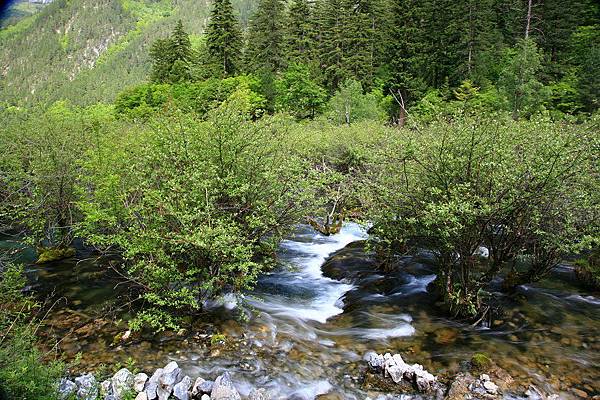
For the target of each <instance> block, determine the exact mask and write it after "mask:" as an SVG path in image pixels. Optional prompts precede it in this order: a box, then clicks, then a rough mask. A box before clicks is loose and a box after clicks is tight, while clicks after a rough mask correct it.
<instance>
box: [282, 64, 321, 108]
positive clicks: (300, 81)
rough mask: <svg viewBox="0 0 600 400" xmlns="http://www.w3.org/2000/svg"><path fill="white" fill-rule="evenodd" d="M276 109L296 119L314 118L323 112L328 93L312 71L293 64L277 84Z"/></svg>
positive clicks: (301, 65) (303, 66)
mask: <svg viewBox="0 0 600 400" xmlns="http://www.w3.org/2000/svg"><path fill="white" fill-rule="evenodd" d="M275 87H276V90H277V97H276V99H275V103H276V108H277V109H278V110H279V111H287V112H289V113H290V114H292V115H294V116H295V117H297V118H299V119H302V118H314V117H315V116H316V115H317V114H318V113H319V112H321V110H322V108H323V106H324V105H325V100H326V99H327V93H326V92H325V89H323V88H322V87H321V86H319V84H318V83H317V82H316V81H315V80H314V79H313V78H312V76H311V73H310V69H309V68H308V67H307V66H306V65H303V64H292V65H290V66H289V67H288V69H287V70H286V71H285V72H284V73H283V75H282V76H281V78H279V80H277V82H276V83H275Z"/></svg>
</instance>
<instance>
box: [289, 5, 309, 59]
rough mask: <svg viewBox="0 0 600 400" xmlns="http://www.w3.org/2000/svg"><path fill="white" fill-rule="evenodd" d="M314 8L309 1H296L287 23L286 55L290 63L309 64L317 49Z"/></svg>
mask: <svg viewBox="0 0 600 400" xmlns="http://www.w3.org/2000/svg"><path fill="white" fill-rule="evenodd" d="M312 12H313V10H312V7H311V5H310V3H309V2H308V0H294V2H293V3H292V4H291V5H290V8H289V10H288V13H287V16H286V21H285V32H284V34H285V36H284V42H285V55H286V59H287V61H288V62H289V63H304V64H306V63H308V62H309V61H310V60H311V59H312V52H313V50H314V47H315V42H314V35H313V32H312V24H311V20H312V18H313V15H312Z"/></svg>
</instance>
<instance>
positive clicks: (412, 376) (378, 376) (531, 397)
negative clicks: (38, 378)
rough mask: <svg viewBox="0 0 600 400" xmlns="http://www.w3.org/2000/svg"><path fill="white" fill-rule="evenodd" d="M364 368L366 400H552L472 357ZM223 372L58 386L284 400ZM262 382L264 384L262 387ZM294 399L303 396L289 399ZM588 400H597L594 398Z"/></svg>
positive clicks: (175, 399) (154, 397)
mask: <svg viewBox="0 0 600 400" xmlns="http://www.w3.org/2000/svg"><path fill="white" fill-rule="evenodd" d="M364 362H365V368H364V376H363V383H362V387H363V389H364V390H365V392H366V393H368V395H367V397H366V400H370V399H375V400H385V399H388V400H393V399H402V400H409V399H435V400H461V399H475V400H477V399H479V400H493V399H528V400H558V399H559V398H560V397H559V395H557V394H547V393H543V392H542V391H541V390H540V389H538V388H537V387H535V386H530V387H529V388H527V389H526V390H520V391H519V389H518V388H517V387H515V386H514V380H513V378H512V377H511V376H510V375H509V374H508V373H507V372H506V371H504V370H503V369H501V368H500V367H498V366H497V365H496V364H495V363H493V361H491V360H489V359H487V360H486V363H483V364H482V363H481V362H480V360H478V359H474V360H471V361H470V362H465V363H464V366H465V368H464V371H461V372H460V373H458V374H456V375H455V376H452V377H448V376H435V375H434V374H432V373H430V372H429V371H427V370H426V369H425V368H424V367H423V366H422V365H420V364H409V363H407V362H406V361H404V359H403V358H402V356H401V355H400V354H394V355H392V354H390V353H386V354H377V353H374V352H369V353H367V354H365V356H364ZM236 386H238V385H237V384H236V382H234V381H233V380H232V377H231V376H230V374H229V372H225V373H223V374H222V375H219V376H218V377H217V378H216V379H215V380H214V381H212V380H208V379H204V378H203V377H191V376H188V375H185V374H184V372H183V370H182V369H181V368H180V367H179V365H178V364H177V362H175V361H171V362H170V363H168V364H167V365H166V366H165V367H164V368H158V369H157V370H156V371H154V373H153V374H152V375H148V374H146V373H144V372H140V373H137V374H134V373H133V372H131V371H129V370H128V369H127V368H123V369H121V370H119V371H118V372H117V373H116V374H114V375H113V376H112V377H111V378H110V379H107V380H105V381H103V382H98V381H97V380H96V378H95V377H94V375H93V374H84V375H81V376H79V377H76V378H74V379H72V380H70V379H66V378H65V379H63V380H62V381H61V382H60V385H59V392H60V394H61V398H63V399H65V400H67V399H73V398H75V399H77V400H97V399H102V400H169V399H171V400H241V399H247V400H271V399H273V400H274V399H285V398H287V397H286V396H282V395H281V393H276V392H275V391H273V390H272V389H267V388H253V389H251V390H250V391H249V392H248V394H246V395H241V394H240V392H239V391H238V389H237V388H236ZM267 386H268V385H267ZM314 398H315V399H321V400H323V399H328V400H340V399H344V396H343V395H341V394H339V393H336V392H328V393H321V394H317V395H316V397H314ZM294 399H296V400H308V398H306V399H305V398H304V397H297V396H296V397H294ZM593 399H600V396H595V397H593Z"/></svg>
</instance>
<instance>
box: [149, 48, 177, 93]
mask: <svg viewBox="0 0 600 400" xmlns="http://www.w3.org/2000/svg"><path fill="white" fill-rule="evenodd" d="M171 48H172V42H171V39H170V38H167V39H157V40H156V41H155V42H154V43H153V44H152V47H151V48H150V58H151V59H152V70H151V72H150V80H151V81H152V82H156V83H164V82H167V81H168V76H169V74H170V72H171V67H172V66H173V62H174V59H173V54H172V52H171Z"/></svg>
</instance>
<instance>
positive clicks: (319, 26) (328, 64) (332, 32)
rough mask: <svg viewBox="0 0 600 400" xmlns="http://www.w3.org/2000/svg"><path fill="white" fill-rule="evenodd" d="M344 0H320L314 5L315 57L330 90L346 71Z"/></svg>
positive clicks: (343, 78)
mask: <svg viewBox="0 0 600 400" xmlns="http://www.w3.org/2000/svg"><path fill="white" fill-rule="evenodd" d="M345 3H346V0H321V1H319V2H317V3H316V7H315V25H316V26H315V31H316V32H317V38H318V43H317V58H318V60H319V63H320V66H321V70H322V72H323V76H324V79H325V83H326V85H327V87H328V88H329V89H330V90H332V91H333V90H335V89H336V88H337V87H338V85H339V84H340V83H341V82H343V81H344V80H345V79H346V78H347V76H348V73H347V71H346V70H345V68H344V55H345V53H344V51H345V44H346V41H347V37H346V36H345V34H346V32H345V30H344V27H345V25H346V22H347V21H346V20H347V9H346V7H344V5H345Z"/></svg>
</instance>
